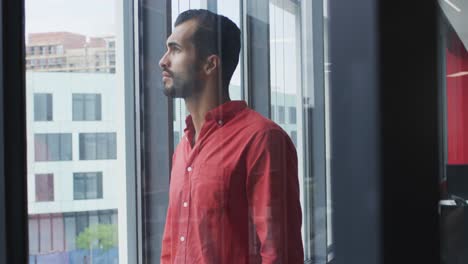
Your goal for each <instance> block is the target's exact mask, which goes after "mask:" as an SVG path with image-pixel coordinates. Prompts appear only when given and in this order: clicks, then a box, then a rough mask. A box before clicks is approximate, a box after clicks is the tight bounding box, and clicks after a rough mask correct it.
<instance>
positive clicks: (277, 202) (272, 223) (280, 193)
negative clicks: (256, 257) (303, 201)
mask: <svg viewBox="0 0 468 264" xmlns="http://www.w3.org/2000/svg"><path fill="white" fill-rule="evenodd" d="M254 137H255V138H254V139H253V140H252V142H251V145H250V147H249V150H248V153H247V168H246V169H247V180H246V185H247V186H246V188H247V199H248V203H249V217H250V219H251V222H252V223H253V225H254V230H255V233H256V238H257V239H258V240H259V242H260V245H259V250H260V252H259V253H260V255H261V258H262V263H265V264H266V263H268V264H269V263H288V264H295V263H304V253H303V246H302V238H301V222H302V213H301V207H300V200H299V181H298V174H297V154H296V150H295V148H294V145H293V144H292V142H291V140H290V139H289V137H288V136H287V134H286V133H284V132H283V131H281V130H279V129H278V130H269V131H266V132H264V133H262V134H260V135H258V136H254Z"/></svg>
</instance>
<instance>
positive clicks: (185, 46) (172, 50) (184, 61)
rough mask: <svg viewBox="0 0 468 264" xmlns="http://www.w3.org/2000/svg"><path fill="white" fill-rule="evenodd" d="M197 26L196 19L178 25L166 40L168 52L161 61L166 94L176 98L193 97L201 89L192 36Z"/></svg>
mask: <svg viewBox="0 0 468 264" xmlns="http://www.w3.org/2000/svg"><path fill="white" fill-rule="evenodd" d="M196 28H197V22H196V21H195V20H189V21H186V22H184V23H182V24H180V25H178V26H177V27H175V29H174V32H173V33H172V34H171V35H170V36H169V38H168V39H167V42H166V46H167V52H166V53H165V54H164V55H163V57H162V58H161V60H160V61H159V66H160V67H161V69H162V70H163V74H162V76H163V77H162V81H163V83H164V94H165V95H166V96H169V97H174V98H187V97H191V96H193V95H194V94H196V93H197V92H198V89H200V78H199V64H200V62H199V61H198V59H197V55H196V51H195V46H194V45H193V43H192V36H193V33H194V32H195V30H196Z"/></svg>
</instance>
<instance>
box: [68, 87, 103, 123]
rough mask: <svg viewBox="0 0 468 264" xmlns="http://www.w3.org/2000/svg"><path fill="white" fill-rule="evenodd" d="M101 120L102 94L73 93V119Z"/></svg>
mask: <svg viewBox="0 0 468 264" xmlns="http://www.w3.org/2000/svg"><path fill="white" fill-rule="evenodd" d="M97 120H101V95H100V94H73V121H97Z"/></svg>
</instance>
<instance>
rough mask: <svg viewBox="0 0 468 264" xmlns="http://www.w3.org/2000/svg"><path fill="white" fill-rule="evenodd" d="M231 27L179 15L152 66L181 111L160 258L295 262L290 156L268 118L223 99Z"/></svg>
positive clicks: (210, 18)
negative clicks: (160, 72)
mask: <svg viewBox="0 0 468 264" xmlns="http://www.w3.org/2000/svg"><path fill="white" fill-rule="evenodd" d="M239 51H240V30H239V28H238V27H237V26H236V25H235V24H234V23H233V22H232V21H231V20H229V19H228V18H226V17H223V16H219V15H216V14H214V13H211V12H209V11H206V10H189V11H186V12H184V13H182V14H180V15H179V17H178V18H177V20H176V22H175V29H174V32H173V33H172V34H171V35H170V36H169V38H168V39H167V52H166V53H165V54H164V56H163V57H162V58H161V60H160V62H159V64H160V66H161V68H162V70H163V83H164V93H165V94H166V95H167V96H170V97H178V98H183V99H184V100H185V103H186V106H187V109H188V111H189V112H190V115H189V116H188V117H187V119H186V124H187V128H186V129H185V131H184V132H185V134H184V136H183V138H182V139H181V142H180V143H179V145H178V146H177V148H176V150H175V152H174V156H173V167H172V172H171V184H170V190H169V196H170V197H169V208H168V212H167V219H166V227H165V230H164V235H163V241H162V255H161V263H190V264H192V263H208V264H211V263H213V264H229V263H236V264H237V263H239V264H242V263H285V264H286V263H287V264H295V263H304V256H303V248H302V240H301V219H302V216H301V208H300V203H299V184H298V176H297V155H296V151H295V148H294V145H293V144H292V142H291V140H290V139H289V137H288V135H287V134H286V133H285V132H284V131H283V130H282V129H281V128H280V127H279V126H278V125H276V124H275V123H273V122H272V121H270V120H268V119H266V118H264V117H262V116H261V115H260V114H258V113H256V112H254V111H253V110H252V109H249V108H248V107H247V106H246V103H245V102H243V101H231V100H230V98H229V92H228V87H229V82H230V79H231V77H232V74H233V73H234V70H235V68H236V66H237V63H238V61H239Z"/></svg>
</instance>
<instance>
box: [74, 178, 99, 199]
mask: <svg viewBox="0 0 468 264" xmlns="http://www.w3.org/2000/svg"><path fill="white" fill-rule="evenodd" d="M73 198H74V199H75V200H87V199H101V198H102V172H80V173H73Z"/></svg>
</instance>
